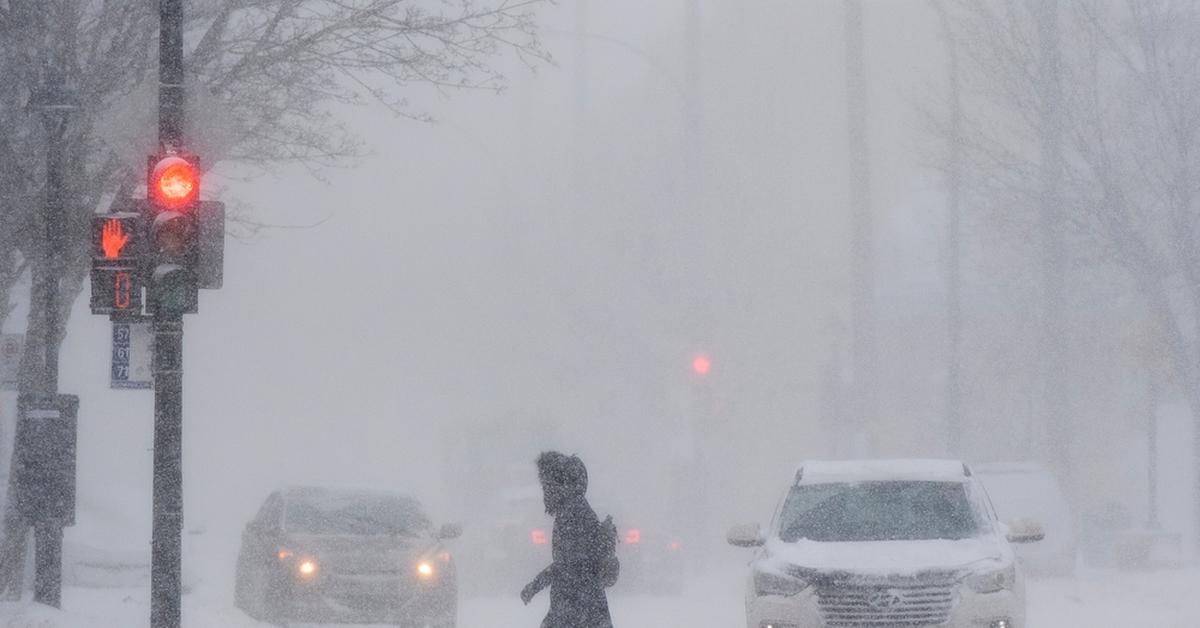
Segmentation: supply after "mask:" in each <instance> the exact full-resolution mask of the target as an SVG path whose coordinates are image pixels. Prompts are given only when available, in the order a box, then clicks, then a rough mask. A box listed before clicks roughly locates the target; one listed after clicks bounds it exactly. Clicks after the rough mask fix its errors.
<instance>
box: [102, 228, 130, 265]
mask: <svg viewBox="0 0 1200 628" xmlns="http://www.w3.org/2000/svg"><path fill="white" fill-rule="evenodd" d="M126 242H129V234H128V233H125V225H123V224H122V223H121V221H120V220H116V219H113V220H109V221H108V222H106V223H104V230H103V231H102V232H100V248H102V249H104V258H105V259H117V258H118V257H121V249H123V248H125V243H126Z"/></svg>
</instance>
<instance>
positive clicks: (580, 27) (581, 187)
mask: <svg viewBox="0 0 1200 628" xmlns="http://www.w3.org/2000/svg"><path fill="white" fill-rule="evenodd" d="M574 35H575V76H574V79H575V85H574V88H575V90H574V91H575V100H574V107H575V108H574V111H573V118H572V122H573V123H574V125H575V138H574V140H575V161H574V166H575V172H574V174H575V195H576V201H577V207H576V211H582V210H583V206H584V203H586V202H587V199H588V194H587V187H588V186H587V185H586V184H585V182H586V180H587V176H586V172H587V170H586V168H587V158H586V156H585V149H586V145H587V128H586V126H587V100H588V41H587V38H588V0H576V2H575V34H574ZM554 235H555V237H561V236H562V235H563V232H558V233H555V234H554Z"/></svg>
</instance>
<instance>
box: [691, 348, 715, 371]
mask: <svg viewBox="0 0 1200 628" xmlns="http://www.w3.org/2000/svg"><path fill="white" fill-rule="evenodd" d="M711 370H712V360H710V359H708V356H707V355H704V354H703V353H701V354H700V355H698V356H696V357H695V358H693V359H692V372H693V373H695V374H697V375H708V372H709V371H711Z"/></svg>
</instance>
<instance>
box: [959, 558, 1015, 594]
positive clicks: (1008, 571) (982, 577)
mask: <svg viewBox="0 0 1200 628" xmlns="http://www.w3.org/2000/svg"><path fill="white" fill-rule="evenodd" d="M964 582H965V583H966V585H967V586H968V587H971V590H972V591H974V592H976V593H996V592H998V591H1005V590H1010V589H1012V588H1013V587H1014V586H1016V584H1017V568H1016V566H1015V565H1011V564H1010V565H1007V566H1005V567H1001V568H999V569H996V570H994V571H985V572H982V573H977V574H973V575H970V576H967V578H966V580H964Z"/></svg>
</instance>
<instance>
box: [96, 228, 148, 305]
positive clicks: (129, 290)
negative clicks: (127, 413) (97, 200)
mask: <svg viewBox="0 0 1200 628" xmlns="http://www.w3.org/2000/svg"><path fill="white" fill-rule="evenodd" d="M144 233H145V230H144V229H143V228H142V217H141V215H140V214H137V213H132V212H122V213H113V214H97V215H96V216H93V217H92V299H91V305H92V313H93V314H120V313H127V314H131V315H137V314H140V313H141V311H142V283H143V281H142V273H141V272H139V264H140V262H141V257H142V255H141V253H142V248H143V247H142V239H143V235H144Z"/></svg>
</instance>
